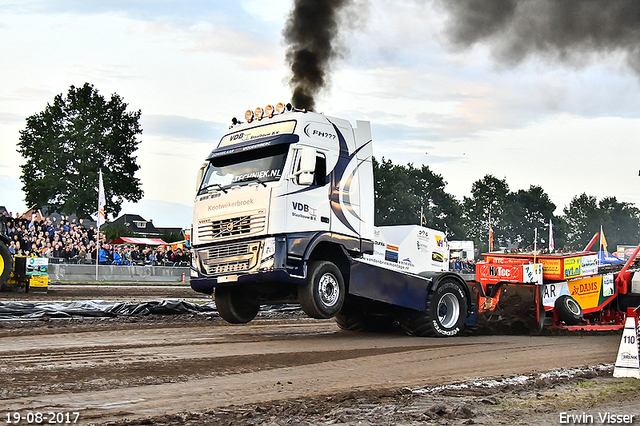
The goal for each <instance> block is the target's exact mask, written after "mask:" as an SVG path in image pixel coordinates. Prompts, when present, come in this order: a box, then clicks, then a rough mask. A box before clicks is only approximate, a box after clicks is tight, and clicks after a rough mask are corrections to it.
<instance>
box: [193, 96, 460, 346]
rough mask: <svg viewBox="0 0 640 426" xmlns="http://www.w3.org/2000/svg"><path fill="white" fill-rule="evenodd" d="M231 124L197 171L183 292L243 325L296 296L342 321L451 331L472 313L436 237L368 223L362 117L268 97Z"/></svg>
mask: <svg viewBox="0 0 640 426" xmlns="http://www.w3.org/2000/svg"><path fill="white" fill-rule="evenodd" d="M245 120H246V121H245V122H244V123H240V122H238V121H237V120H236V119H234V120H233V125H232V126H231V127H230V129H229V131H228V132H227V133H226V134H225V135H223V136H222V138H221V139H220V141H219V143H218V144H217V145H216V147H215V148H214V149H213V151H212V152H211V153H210V154H209V156H208V157H207V161H206V163H204V164H203V166H202V168H201V169H200V173H199V175H198V182H197V195H196V198H195V207H194V217H193V231H192V233H191V235H192V265H191V287H192V288H193V289H194V290H195V291H198V292H202V293H206V294H214V296H215V302H216V306H217V308H218V312H219V313H220V316H221V317H222V318H223V319H225V320H226V321H228V322H230V323H247V322H250V321H251V320H253V318H255V316H256V315H257V313H258V311H259V309H260V306H261V305H267V304H277V303H300V304H301V306H302V309H303V310H304V312H305V313H306V314H307V315H309V316H311V317H313V318H331V317H335V318H336V321H337V323H338V325H339V326H340V327H341V328H344V329H349V330H365V329H370V328H375V327H377V326H378V325H380V324H390V323H395V324H400V325H401V326H402V327H403V328H404V329H405V330H406V331H407V332H408V333H409V334H413V335H418V336H454V335H456V334H458V333H460V332H461V331H462V329H463V328H464V326H465V323H466V321H467V318H468V316H470V313H471V312H472V304H471V294H470V290H469V287H468V286H467V285H466V283H465V281H464V280H462V279H461V278H460V276H459V275H457V274H455V273H451V272H448V261H449V252H448V246H447V240H446V237H445V235H444V234H443V233H441V232H438V231H435V230H432V229H428V228H422V227H418V226H397V227H395V226H390V227H380V228H376V227H374V224H373V220H374V178H373V166H372V140H371V130H370V125H369V123H368V122H364V121H357V122H356V127H353V126H352V125H351V124H350V123H349V122H348V121H346V120H343V119H338V118H333V117H328V116H325V115H323V114H318V113H314V112H307V111H300V110H295V109H294V108H292V107H291V106H290V105H286V106H285V105H284V104H281V103H280V104H278V105H277V106H276V107H275V108H274V107H273V106H267V107H266V108H265V109H262V108H257V109H256V110H255V112H254V111H251V110H249V111H247V113H246V114H245Z"/></svg>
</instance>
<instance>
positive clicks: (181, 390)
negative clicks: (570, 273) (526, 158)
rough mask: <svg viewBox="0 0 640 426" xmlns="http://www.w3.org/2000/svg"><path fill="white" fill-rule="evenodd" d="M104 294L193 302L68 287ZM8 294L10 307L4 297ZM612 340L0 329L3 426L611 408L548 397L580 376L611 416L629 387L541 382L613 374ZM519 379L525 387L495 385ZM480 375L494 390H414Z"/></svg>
mask: <svg viewBox="0 0 640 426" xmlns="http://www.w3.org/2000/svg"><path fill="white" fill-rule="evenodd" d="M69 291H70V292H73V291H74V289H72V288H71V287H64V288H63V287H59V288H57V287H55V286H54V287H52V290H51V291H50V293H49V295H47V296H39V297H36V296H32V295H27V296H29V297H35V298H39V299H55V300H60V297H59V296H61V295H62V294H63V293H64V294H65V299H68V298H69V297H66V296H69V294H68V293H65V292H69ZM111 291H115V292H116V295H113V296H114V297H118V298H120V299H121V300H139V299H147V298H148V297H154V296H158V292H166V293H170V297H176V293H178V294H179V293H180V292H184V293H185V294H186V295H187V296H188V297H193V296H194V295H193V294H192V293H190V290H189V289H188V288H184V287H182V288H179V287H178V288H170V289H168V288H167V289H162V288H161V287H153V288H137V289H131V288H126V287H119V288H116V290H111V289H107V288H106V287H102V288H100V289H97V290H96V289H94V290H91V289H90V288H89V287H83V288H82V289H75V293H76V294H82V298H87V294H86V293H92V292H93V294H94V295H95V296H96V297H95V298H101V299H106V298H108V297H107V296H109V294H107V293H110V292H111ZM56 292H57V294H56ZM124 293H127V294H124ZM23 296H24V295H23ZM7 297H8V298H13V299H16V298H19V297H18V296H17V295H10V296H6V295H2V297H1V299H3V300H7ZM197 297H199V296H197ZM155 298H156V299H157V297H155ZM187 300H188V299H187ZM619 343H620V335H619V334H617V333H613V334H612V333H609V334H584V335H580V334H574V335H563V336H559V335H555V336H474V335H470V336H465V337H459V338H453V339H423V338H415V337H407V336H404V335H402V334H401V333H386V334H366V333H349V332H343V331H339V330H338V328H337V327H336V325H335V324H334V323H333V322H332V321H317V320H310V319H307V318H306V317H304V316H302V315H301V314H299V313H296V312H293V313H287V314H275V315H274V314H261V315H260V316H259V319H258V320H257V321H254V322H253V323H251V324H249V325H245V326H232V325H228V324H226V323H225V322H224V321H222V320H221V319H220V318H218V317H217V316H215V315H212V316H204V315H198V316H192V315H180V316H174V317H160V316H155V318H154V316H149V317H143V318H110V319H83V320H75V319H74V320H49V321H30V322H28V321H4V322H0V358H1V361H2V362H1V364H0V381H1V383H2V384H3V385H2V386H1V387H0V389H1V390H0V398H1V399H2V400H3V403H2V408H3V410H4V411H2V412H0V416H2V417H0V419H2V420H5V421H6V419H7V417H6V415H7V413H13V412H19V413H22V414H23V415H26V414H27V413H28V412H44V413H48V412H78V413H79V424H90V423H95V424H124V423H126V424H165V425H169V424H193V425H197V424H211V425H213V424H274V425H279V424H333V423H343V424H353V425H356V424H428V423H429V422H434V424H514V423H520V424H559V423H558V422H559V420H558V416H559V413H560V411H559V410H562V409H568V410H570V409H572V408H573V409H577V410H596V409H597V406H596V405H593V404H594V403H595V404H598V403H600V404H602V403H607V401H609V402H608V403H607V404H609V405H606V408H608V409H610V410H611V408H609V407H614V405H611V404H613V402H611V400H607V399H602V398H601V397H594V398H595V399H590V398H591V397H585V398H584V400H580V399H579V398H573V399H575V400H576V401H582V402H578V405H572V404H571V403H569V402H568V401H567V402H566V403H564V405H561V404H560V405H559V404H558V400H559V399H558V398H559V397H558V394H560V395H572V396H575V395H577V394H578V393H579V392H583V393H584V392H587V393H588V391H589V389H590V388H591V386H590V385H589V386H585V385H583V384H581V383H585V382H584V380H585V379H589V380H588V382H589V383H595V384H596V385H597V386H596V387H595V389H596V390H597V391H596V390H594V392H593V393H594V395H596V396H597V395H601V394H602V392H601V391H602V388H603V387H605V388H612V389H614V390H615V391H614V392H613V395H614V397H611V398H614V399H613V401H616V402H617V401H619V398H618V397H619V395H621V394H620V392H622V394H624V395H625V396H624V398H625V401H626V402H625V404H624V405H620V406H619V407H618V412H619V413H620V414H628V415H631V414H638V413H640V405H639V403H638V399H637V398H638V396H637V395H638V392H637V390H638V389H637V387H635V384H633V383H631V384H629V383H628V381H621V380H619V379H612V378H611V377H610V376H611V374H610V371H607V370H606V369H604V371H600V372H594V371H592V370H584V371H579V372H577V373H576V374H577V376H576V377H574V378H571V377H568V376H566V377H562V376H557V377H555V376H554V377H555V378H554V377H551V378H549V377H541V376H539V375H540V374H541V373H543V372H547V371H550V370H553V369H571V368H574V367H587V366H597V365H603V364H605V365H606V364H608V365H610V364H612V363H613V362H614V361H615V357H616V353H617V349H618V345H619ZM521 375H531V376H532V379H530V381H529V382H527V383H515V384H514V383H511V382H509V381H508V380H505V378H508V377H516V376H521ZM596 376H601V377H599V378H594V377H596ZM489 377H490V378H499V379H501V380H502V385H500V386H496V387H493V388H487V387H486V386H483V385H475V386H471V387H470V388H463V389H464V390H462V391H461V390H459V389H458V390H455V389H454V390H451V389H449V390H446V389H445V390H441V391H437V392H435V391H434V392H432V391H429V392H428V393H421V392H412V391H411V390H419V389H424V388H431V387H436V386H439V385H443V384H450V383H458V382H469V381H470V380H474V379H478V378H489ZM625 386H627V387H631V389H632V390H631V391H626V390H625V389H626V388H625ZM621 387H622V388H623V389H622V390H620V388H621ZM474 389H475V390H474ZM549 392H550V393H549ZM625 392H626V393H625ZM554 393H555V395H556V396H555V397H552V399H553V401H554V404H555V405H554V404H552V405H545V406H544V407H545V409H544V410H542V411H541V410H539V408H540V405H539V404H538V405H534V406H533V407H531V406H526V407H519V406H517V404H516V405H514V404H515V402H513V401H516V402H517V401H518V400H520V399H522V400H528V399H531V400H532V401H542V402H543V403H545V404H546V403H547V402H548V401H547V399H546V398H547V397H546V396H545V395H547V394H549V395H553V394H554ZM629 394H632V395H634V397H633V398H631V397H630V396H629ZM527 395H528V396H527ZM509 398H511V399H512V400H513V401H512V402H510V403H509V404H508V405H505V404H506V401H511V400H510V399H509ZM580 404H583V405H582V406H581V405H580ZM513 407H516V408H513ZM563 407H564V408H563ZM507 408H508V409H507ZM514 409H516V410H519V411H517V412H518V413H520V414H519V415H517V416H515V417H514V416H513V410H514ZM602 410H603V411H604V408H602ZM592 414H593V415H594V416H596V420H597V415H596V412H595V411H594V412H593V413H592ZM158 416H159V417H158ZM135 419H139V420H135ZM143 419H146V420H144V421H142V422H141V421H140V420H143ZM522 422H524V423H522ZM545 422H547V423H545ZM23 424H27V423H26V422H24V423H23Z"/></svg>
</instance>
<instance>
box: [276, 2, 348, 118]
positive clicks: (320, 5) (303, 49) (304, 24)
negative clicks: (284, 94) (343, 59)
mask: <svg viewBox="0 0 640 426" xmlns="http://www.w3.org/2000/svg"><path fill="white" fill-rule="evenodd" d="M350 1H351V0H294V6H293V9H292V11H291V13H290V15H289V18H288V19H287V23H286V26H285V29H284V30H283V35H284V39H285V43H286V45H287V56H286V57H287V61H288V62H289V64H290V66H291V71H292V73H293V76H292V77H291V79H290V80H289V85H290V86H291V87H292V89H293V95H292V98H291V103H292V104H293V106H295V107H296V108H304V109H307V110H314V108H315V96H316V95H317V94H318V92H319V91H320V90H321V89H322V88H323V87H325V85H326V84H327V83H328V71H329V67H330V66H331V62H332V60H333V59H334V58H335V57H336V56H339V51H340V49H339V48H338V47H337V46H336V42H335V39H336V37H337V35H338V30H339V16H338V15H339V12H340V11H341V10H342V9H343V8H344V7H345V6H346V5H347V4H348V3H349V2H350Z"/></svg>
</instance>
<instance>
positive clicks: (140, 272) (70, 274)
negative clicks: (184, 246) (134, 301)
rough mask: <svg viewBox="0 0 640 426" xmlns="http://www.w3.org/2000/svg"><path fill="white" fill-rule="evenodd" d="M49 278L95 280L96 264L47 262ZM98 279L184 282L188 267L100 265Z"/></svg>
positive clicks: (186, 280) (58, 279) (55, 279)
mask: <svg viewBox="0 0 640 426" xmlns="http://www.w3.org/2000/svg"><path fill="white" fill-rule="evenodd" d="M48 273H49V280H51V281H52V282H56V281H81V282H95V281H96V265H95V264H93V265H78V264H65V263H58V264H56V263H50V264H49V270H48ZM98 281H115V282H184V283H185V284H187V283H188V281H189V268H188V267H184V266H154V265H100V266H98Z"/></svg>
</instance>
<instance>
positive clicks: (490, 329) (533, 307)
mask: <svg viewBox="0 0 640 426" xmlns="http://www.w3.org/2000/svg"><path fill="white" fill-rule="evenodd" d="M541 290H542V289H541V288H540V287H539V286H537V285H527V284H508V283H503V284H502V286H501V287H500V289H499V290H498V291H497V292H496V294H495V296H493V297H490V296H489V295H488V296H487V297H486V298H481V299H485V300H484V309H482V308H481V309H478V311H479V312H478V316H477V330H478V331H479V332H487V333H492V334H493V333H502V334H530V333H537V332H539V331H540V330H541V329H542V327H543V325H544V314H543V313H544V307H542V306H541V305H542V304H541V302H540V301H541ZM480 302H482V300H480ZM539 310H540V311H539Z"/></svg>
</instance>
